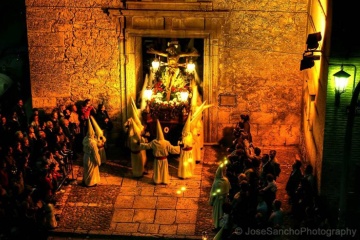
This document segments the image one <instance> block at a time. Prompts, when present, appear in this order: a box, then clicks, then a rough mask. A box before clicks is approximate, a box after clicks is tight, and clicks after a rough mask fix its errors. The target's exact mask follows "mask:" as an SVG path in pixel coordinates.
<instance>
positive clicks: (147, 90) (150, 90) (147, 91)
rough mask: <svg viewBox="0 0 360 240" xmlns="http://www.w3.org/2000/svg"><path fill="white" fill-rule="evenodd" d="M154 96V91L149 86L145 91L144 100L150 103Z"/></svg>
mask: <svg viewBox="0 0 360 240" xmlns="http://www.w3.org/2000/svg"><path fill="white" fill-rule="evenodd" d="M152 94H153V91H152V89H151V88H150V86H148V87H147V88H146V89H145V91H144V98H145V100H146V101H149V100H150V99H151V96H152Z"/></svg>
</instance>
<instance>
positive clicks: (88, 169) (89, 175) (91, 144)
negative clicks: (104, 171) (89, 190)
mask: <svg viewBox="0 0 360 240" xmlns="http://www.w3.org/2000/svg"><path fill="white" fill-rule="evenodd" d="M83 151H84V158H83V167H84V173H83V183H84V184H85V186H88V187H90V186H94V185H96V184H97V183H99V182H100V171H99V166H100V165H101V158H100V154H99V149H98V147H97V141H96V139H95V138H91V137H88V136H86V137H85V138H84V140H83Z"/></svg>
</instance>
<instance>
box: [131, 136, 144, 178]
mask: <svg viewBox="0 0 360 240" xmlns="http://www.w3.org/2000/svg"><path fill="white" fill-rule="evenodd" d="M138 141H139V137H138V136H137V135H136V134H134V135H132V136H129V137H128V146H129V147H130V151H131V168H132V174H133V177H141V176H143V173H144V170H145V169H144V167H145V164H146V160H147V157H146V151H145V150H144V149H141V148H140V146H139V145H138V144H137V143H138ZM140 142H145V139H144V138H141V139H140Z"/></svg>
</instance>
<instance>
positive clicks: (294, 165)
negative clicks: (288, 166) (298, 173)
mask: <svg viewBox="0 0 360 240" xmlns="http://www.w3.org/2000/svg"><path fill="white" fill-rule="evenodd" d="M301 165H302V163H301V161H300V160H295V163H294V164H293V165H292V167H293V169H294V170H295V169H297V170H299V169H300V168H301Z"/></svg>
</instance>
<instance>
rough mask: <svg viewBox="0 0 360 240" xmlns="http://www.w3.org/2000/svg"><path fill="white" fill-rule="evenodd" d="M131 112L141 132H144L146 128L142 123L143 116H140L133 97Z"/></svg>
mask: <svg viewBox="0 0 360 240" xmlns="http://www.w3.org/2000/svg"><path fill="white" fill-rule="evenodd" d="M131 110H132V118H133V120H134V122H135V123H136V125H137V126H138V127H139V128H140V131H143V130H144V126H143V125H142V123H141V118H140V116H141V115H140V114H139V111H138V109H137V107H136V104H135V102H134V99H133V98H132V97H131Z"/></svg>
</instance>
